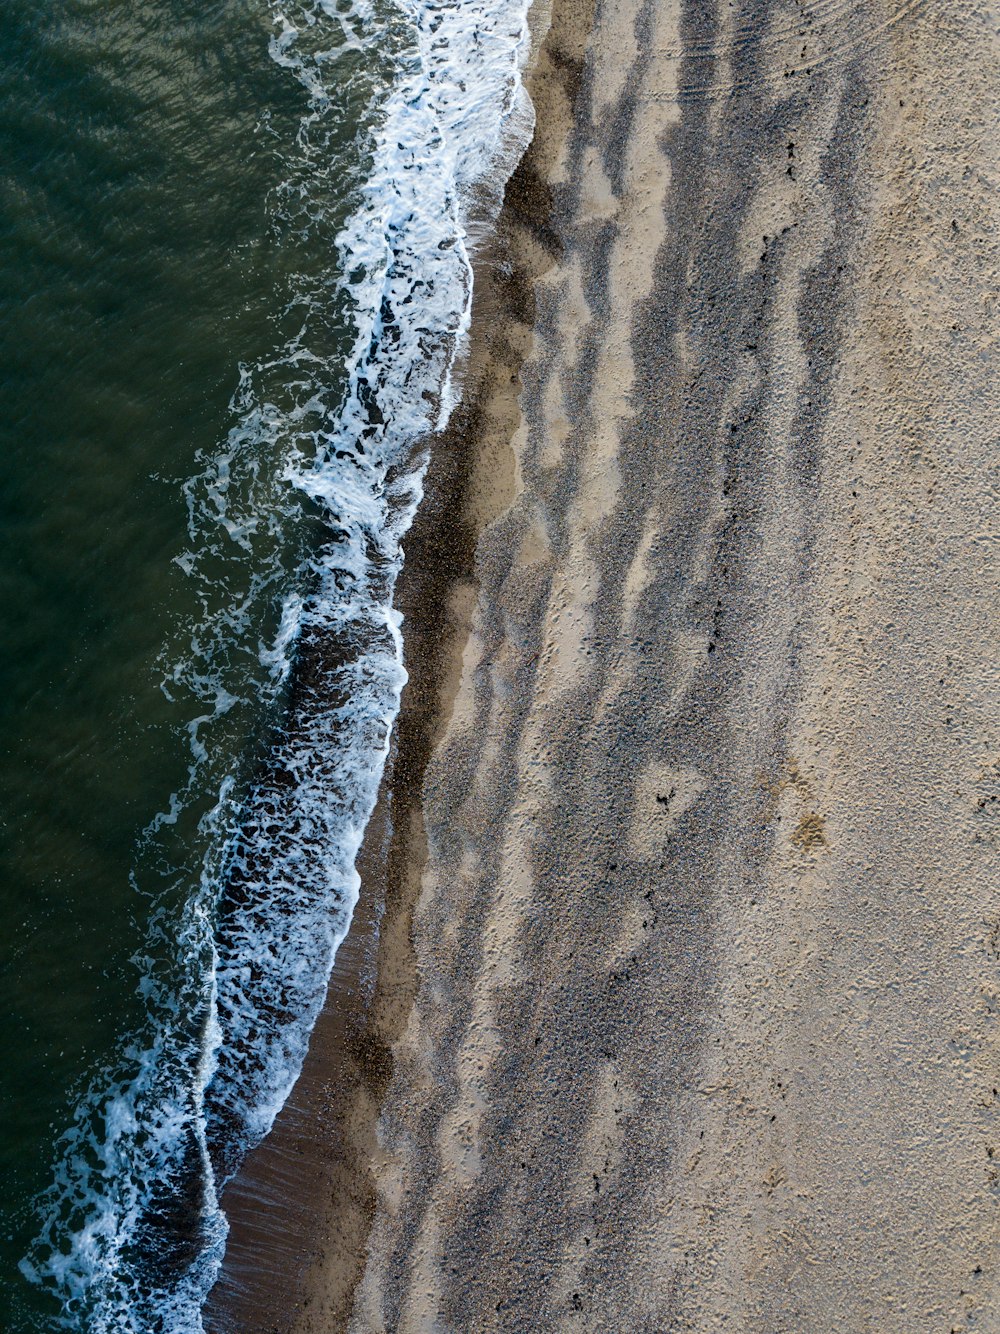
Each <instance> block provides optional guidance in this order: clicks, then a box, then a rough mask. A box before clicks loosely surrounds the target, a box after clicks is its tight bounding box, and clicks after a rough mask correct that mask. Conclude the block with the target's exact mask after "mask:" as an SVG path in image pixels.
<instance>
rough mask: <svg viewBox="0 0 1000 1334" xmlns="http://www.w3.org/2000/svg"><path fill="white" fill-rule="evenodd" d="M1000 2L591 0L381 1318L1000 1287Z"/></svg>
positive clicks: (467, 747) (388, 1114) (384, 1259)
mask: <svg viewBox="0 0 1000 1334" xmlns="http://www.w3.org/2000/svg"><path fill="white" fill-rule="evenodd" d="M990 8H991V7H990V6H989V4H988V3H987V2H986V0H972V2H971V3H964V2H963V0H940V2H939V3H929V2H926V3H919V2H918V3H912V4H908V5H903V6H901V7H900V6H896V5H893V4H889V3H877V2H875V0H868V2H865V3H861V2H859V0H848V3H842V2H838V0H817V2H816V3H802V4H788V3H754V4H749V3H739V4H733V5H721V4H720V5H718V6H717V7H716V6H712V5H706V4H701V3H693V0H692V2H691V3H688V4H683V5H679V4H677V3H674V2H673V0H658V2H657V3H652V2H650V3H639V2H638V0H615V3H613V4H612V3H605V2H603V0H602V3H600V4H599V5H598V9H597V12H596V16H595V19H594V23H593V26H592V29H591V32H590V37H589V44H588V45H587V48H586V63H585V65H584V66H583V68H582V72H581V70H580V68H578V67H577V66H575V65H574V64H573V43H574V41H576V40H578V39H579V37H580V35H581V25H582V26H583V28H584V29H586V28H587V27H589V20H590V16H589V13H587V12H585V8H584V7H583V6H581V5H580V4H579V3H577V4H576V5H575V7H574V4H573V3H565V4H560V3H558V0H557V5H556V9H555V13H554V18H553V26H552V28H551V30H550V31H549V34H548V38H547V39H546V45H545V48H544V49H543V51H542V55H541V57H540V59H539V63H538V66H537V67H536V73H535V85H534V90H535V96H536V99H540V101H539V112H540V129H539V136H538V138H537V139H536V143H535V146H534V148H533V150H532V156H531V158H530V159H529V164H528V167H527V168H526V172H527V175H525V176H524V177H523V179H522V182H521V183H522V186H524V185H525V182H526V181H527V183H528V186H530V187H531V188H533V189H534V190H535V195H536V197H537V198H539V199H547V198H548V196H547V195H546V193H545V182H544V181H537V180H534V179H533V178H532V177H531V175H530V173H531V171H533V170H544V171H545V173H546V174H547V177H548V185H549V186H550V187H551V191H552V194H551V205H552V208H551V218H550V219H549V223H548V228H547V227H546V226H542V225H540V224H537V220H536V225H535V226H534V230H532V228H531V227H527V228H526V230H525V232H524V234H523V235H522V238H521V244H522V250H523V252H524V254H527V253H528V252H529V251H530V245H528V243H527V242H526V241H525V239H524V238H525V236H529V237H530V236H533V237H534V244H535V246H536V251H537V253H535V255H534V259H533V265H534V267H533V268H532V264H531V263H528V264H527V268H528V271H533V272H535V273H536V274H537V275H539V276H538V277H537V281H536V286H535V299H534V304H535V320H534V332H533V335H532V338H531V341H530V351H529V354H528V357H527V359H526V361H525V362H524V365H523V366H522V368H521V372H520V383H521V386H522V394H521V400H520V402H521V410H522V412H523V420H522V422H521V424H520V425H519V426H518V428H517V429H516V431H515V432H514V433H513V437H512V440H511V444H510V449H511V450H512V451H513V458H512V460H511V463H510V464H508V465H506V471H507V473H511V469H513V472H512V476H513V481H512V482H511V487H510V499H511V504H510V508H509V509H507V510H505V511H504V512H502V513H500V514H498V515H497V516H496V517H495V518H494V519H493V521H492V522H491V523H490V524H489V525H488V526H487V527H486V529H485V531H484V533H483V536H482V538H481V542H480V545H479V550H478V556H477V567H476V577H477V581H478V590H477V592H476V595H475V606H474V611H473V612H472V614H471V634H470V636H469V637H468V640H467V642H466V644H465V646H464V650H462V654H463V656H462V657H461V677H460V684H458V685H457V688H456V689H454V690H453V691H452V694H453V700H452V702H451V704H450V705H449V707H448V708H447V709H446V714H447V716H446V718H445V720H444V723H443V724H442V730H441V735H440V739H439V743H438V745H437V749H436V751H435V752H434V755H433V757H432V760H431V763H430V766H429V768H428V770H427V776H426V782H425V789H424V793H425V802H424V818H425V822H426V828H427V831H428V839H429V847H428V858H427V862H426V865H425V866H424V868H423V873H422V880H421V884H420V892H419V900H418V902H417V905H416V911H415V916H414V924H413V941H414V947H415V951H416V963H417V968H418V974H419V979H420V985H419V990H418V992H417V996H416V1000H415V1004H414V1007H413V1010H412V1013H411V1015H410V1019H409V1023H408V1025H407V1026H406V1027H405V1030H404V1031H403V1034H402V1037H401V1038H400V1039H399V1041H398V1042H397V1043H396V1047H395V1056H396V1066H395V1073H394V1076H393V1078H392V1080H391V1082H390V1084H389V1087H388V1091H387V1094H386V1097H385V1101H384V1108H383V1113H382V1119H381V1123H380V1127H379V1148H378V1161H379V1166H378V1168H377V1172H376V1185H377V1191H378V1199H377V1207H376V1212H375V1220H374V1225H373V1228H372V1231H371V1234H370V1240H369V1250H368V1260H367V1268H366V1272H365V1275H364V1278H363V1280H362V1282H361V1284H360V1286H359V1288H358V1290H357V1292H356V1296H355V1305H354V1317H353V1324H352V1326H351V1327H352V1328H353V1329H354V1330H356V1331H368V1330H382V1329H384V1330H392V1331H396V1330H399V1331H418V1330H419V1331H429V1330H441V1331H444V1330H448V1331H486V1330H511V1331H513V1330H521V1331H526V1330H547V1329H562V1328H567V1329H586V1330H594V1331H640V1330H641V1331H647V1330H648V1331H666V1330H696V1331H706V1330H712V1329H716V1328H726V1329H732V1330H747V1331H751V1330H752V1331H759V1332H760V1334H781V1331H802V1332H803V1334H805V1332H808V1334H818V1332H819V1331H830V1332H831V1334H832V1332H833V1331H837V1332H838V1334H840V1332H842V1331H851V1332H852V1334H853V1331H881V1332H882V1334H888V1332H889V1331H899V1332H900V1334H904V1332H905V1334H916V1332H917V1331H928V1334H931V1331H933V1332H934V1334H942V1332H943V1331H949V1330H954V1329H959V1328H960V1329H963V1330H964V1329H966V1328H981V1329H994V1330H995V1329H996V1328H997V1327H998V1326H997V1321H998V1319H1000V1317H998V1315H997V1312H998V1311H1000V1277H998V1276H1000V1228H998V1216H1000V1094H998V1093H997V1089H998V1088H1000V1049H998V1041H997V1038H998V1034H997V1012H998V1008H1000V962H998V960H1000V850H998V844H1000V823H998V821H1000V673H998V670H997V663H998V660H1000V658H998V650H1000V644H998V629H1000V614H998V592H1000V590H998V555H1000V454H998V453H997V451H996V448H995V445H994V441H995V433H996V423H997V422H998V421H1000V401H998V391H997V358H996V346H995V336H996V324H995V316H994V297H995V291H996V286H995V285H996V277H997V264H996V260H997V249H996V240H995V234H994V227H995V224H996V221H997V195H996V192H995V191H996V168H997V161H996V153H997V145H998V144H1000V133H998V128H1000V127H998V124H997V116H996V100H997V87H998V84H997V73H998V47H997V44H996V39H995V37H994V35H993V32H992V31H991V15H990ZM993 17H994V18H995V11H994V15H993ZM546 79H548V81H549V82H548V84H546ZM573 95H575V97H576V101H575V112H574V117H573V123H572V126H571V127H569V132H568V136H567V134H566V131H567V120H568V118H567V114H566V112H567V108H568V107H569V105H570V102H569V101H568V100H567V99H568V98H570V97H572V96H573ZM532 182H533V184H532ZM529 193H530V189H529ZM522 258H523V255H522ZM530 258H531V256H530V255H529V259H530ZM526 262H527V261H526ZM524 327H525V326H524V325H517V324H516V322H515V323H513V324H512V325H511V328H512V330H516V329H521V330H522V332H523V330H524ZM507 457H508V458H510V455H509V454H508V455H507ZM501 474H504V466H502V460H501V462H500V463H498V464H497V467H496V468H492V469H491V470H490V472H489V477H488V478H487V480H488V481H489V483H490V485H491V486H492V487H494V489H495V487H496V486H497V485H498V484H499V483H498V482H497V477H498V476H500V475H501ZM473 483H474V485H473V491H472V493H471V494H470V496H469V497H468V502H467V503H468V505H469V506H470V507H471V509H472V510H475V507H476V505H477V504H479V503H480V502H481V499H482V497H481V495H478V496H477V492H476V485H477V484H476V482H475V470H473ZM478 485H479V488H480V491H481V490H482V487H483V485H484V483H483V482H480V483H478ZM466 601H471V598H467V599H466ZM461 604H462V599H461V598H460V597H459V598H458V599H457V601H456V604H455V605H456V607H458V608H459V611H457V612H456V616H459V619H460V610H461ZM457 671H458V668H457V658H456V676H455V679H456V680H457V679H458V678H457ZM404 708H405V705H404Z"/></svg>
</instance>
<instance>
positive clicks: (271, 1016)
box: [22, 0, 531, 1334]
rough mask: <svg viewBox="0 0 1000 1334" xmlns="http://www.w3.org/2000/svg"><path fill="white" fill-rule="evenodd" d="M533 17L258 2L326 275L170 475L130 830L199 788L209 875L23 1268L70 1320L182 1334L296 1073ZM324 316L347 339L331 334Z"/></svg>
mask: <svg viewBox="0 0 1000 1334" xmlns="http://www.w3.org/2000/svg"><path fill="white" fill-rule="evenodd" d="M527 7H528V6H527V3H519V4H515V5H509V4H506V3H504V0H452V3H450V4H436V3H430V2H427V3H417V0H397V3H395V4H389V3H385V2H384V0H371V2H370V3H369V2H368V0H353V3H350V4H348V3H338V0H320V2H318V3H312V4H308V3H289V4H284V5H280V6H279V5H275V6H273V7H272V17H273V20H274V35H273V37H272V39H271V43H270V56H271V58H272V59H274V60H275V61H277V62H278V63H279V64H280V65H281V66H283V67H284V68H285V69H286V70H287V72H288V75H289V77H290V78H294V79H297V80H298V81H299V82H300V84H301V86H302V88H303V89H304V91H305V95H306V98H307V110H306V114H305V116H304V118H303V120H302V122H301V124H300V126H299V130H298V136H297V140H296V143H295V144H294V145H289V146H288V147H287V159H288V173H287V178H286V179H285V180H284V182H283V185H282V187H281V189H280V190H278V191H277V192H276V195H275V199H274V201H273V203H274V207H273V214H274V217H273V220H272V221H273V224H274V226H275V227H276V228H277V229H279V230H280V229H281V228H286V229H289V230H292V231H296V230H297V232H298V234H299V235H304V234H309V235H310V236H314V237H315V238H316V239H317V240H318V241H322V239H323V234H324V231H325V230H329V229H330V228H331V227H332V228H334V230H333V232H332V234H331V235H330V236H329V248H328V253H329V254H330V257H331V264H330V265H329V266H323V269H322V272H320V273H317V274H313V275H311V276H310V277H309V278H308V279H307V278H306V277H305V276H303V277H302V281H301V282H300V283H299V284H298V287H297V290H296V292H295V296H294V303H295V306H296V310H297V314H298V316H299V317H300V318H299V319H298V320H297V323H298V326H299V327H298V332H297V333H296V334H295V336H294V337H293V338H291V339H290V340H288V341H287V342H286V343H285V344H284V345H283V346H281V347H280V348H279V349H277V350H275V351H273V352H272V353H270V354H269V355H268V356H266V357H262V358H261V360H260V361H259V362H258V363H256V364H254V365H252V366H244V367H241V368H240V375H239V385H238V388H237V391H236V394H235V396H234V398H233V402H232V405H231V406H232V410H233V420H234V425H233V427H232V429H231V430H230V432H229V434H228V436H227V438H226V440H225V442H224V443H223V445H222V446H221V447H220V448H219V450H218V451H217V452H216V453H215V454H214V455H213V456H212V457H211V458H206V459H204V460H203V463H204V469H203V471H202V472H201V473H200V474H199V475H198V476H197V477H195V478H191V479H189V481H188V482H187V483H186V485H185V487H184V491H185V495H186V499H187V504H188V512H189V520H190V522H189V528H190V535H191V550H190V551H188V552H186V553H184V554H183V555H182V556H181V557H180V558H179V559H178V564H179V565H180V567H181V569H182V570H183V572H184V574H185V576H186V577H187V578H189V579H190V580H192V581H194V584H195V586H196V587H199V588H202V589H204V590H205V596H204V597H203V598H202V599H201V601H202V606H203V612H204V614H203V616H202V618H201V620H200V621H199V622H198V623H197V624H196V625H194V626H193V627H192V626H189V627H187V628H185V629H184V630H183V635H182V638H183V641H184V645H185V647H184V652H183V653H181V654H179V655H177V656H175V657H174V658H173V659H170V655H169V654H168V655H167V660H165V672H164V690H165V692H166V693H167V695H168V698H171V699H174V700H175V701H177V702H178V707H179V708H180V709H181V710H182V711H185V704H186V703H187V704H190V705H191V706H193V707H190V708H187V710H186V712H187V713H189V714H190V715H191V716H190V717H188V718H187V719H186V721H185V723H184V724H183V728H182V729H181V730H182V731H183V732H185V733H186V734H187V744H188V745H189V747H190V753H191V764H190V777H189V782H188V786H187V788H186V789H185V790H184V791H183V792H180V793H176V794H174V796H173V797H172V798H171V801H170V803H169V805H168V809H167V810H166V811H165V812H163V813H162V814H161V815H159V816H157V817H156V818H155V819H154V820H153V821H152V823H151V824H150V826H149V827H148V829H147V830H146V832H145V835H144V840H145V844H146V846H147V848H148V847H153V848H154V851H155V847H156V844H157V840H158V839H161V838H162V837H163V835H164V831H169V829H170V828H171V827H172V826H174V825H175V824H176V823H177V822H178V820H182V819H183V818H184V812H185V810H186V809H191V808H193V807H194V806H195V805H196V794H199V793H200V794H201V796H202V799H203V800H204V794H205V793H206V792H207V791H211V792H214V794H215V795H214V797H212V798H211V800H210V801H208V802H207V803H205V808H204V810H203V811H202V812H201V814H200V815H199V816H198V819H197V831H198V836H199V839H200V847H201V849H202V853H201V856H202V862H201V865H200V867H197V868H196V870H195V872H194V873H193V874H191V875H189V878H188V880H187V882H186V883H185V884H184V885H182V886H181V888H180V889H179V890H178V887H177V884H176V883H175V884H174V885H173V887H172V894H171V895H170V896H167V897H166V898H163V899H161V900H160V901H159V902H158V904H154V910H153V913H152V918H151V927H150V942H149V950H148V954H146V955H144V956H143V958H142V959H140V960H138V961H137V962H138V963H139V965H140V970H141V974H142V976H141V982H140V991H141V992H142V994H143V997H144V999H145V1002H146V1010H147V1015H148V1022H147V1025H146V1028H145V1030H144V1031H143V1032H141V1033H138V1034H136V1035H135V1036H134V1040H133V1041H132V1042H131V1043H130V1044H128V1045H127V1047H126V1049H125V1050H124V1051H123V1053H122V1060H121V1065H120V1067H119V1068H118V1069H117V1070H115V1071H107V1070H105V1071H102V1072H100V1073H99V1074H98V1075H97V1076H96V1077H94V1078H93V1080H92V1082H91V1087H90V1089H89V1091H88V1092H85V1094H84V1095H83V1096H82V1097H81V1099H80V1102H79V1105H78V1109H77V1112H76V1115H75V1118H74V1121H73V1124H72V1126H71V1128H70V1129H69V1130H68V1131H67V1132H66V1134H65V1135H64V1136H63V1138H62V1140H61V1141H60V1144H59V1147H58V1162H57V1167H56V1172H55V1178H54V1182H53V1185H52V1187H51V1188H50V1190H49V1192H48V1193H47V1195H46V1196H45V1197H44V1198H43V1200H42V1201H41V1206H40V1207H41V1210H42V1214H43V1219H44V1225H43V1227H42V1229H41V1233H40V1236H39V1238H38V1240H37V1242H36V1243H35V1245H34V1247H33V1249H32V1252H31V1254H30V1256H29V1257H28V1258H26V1259H25V1261H24V1262H23V1264H22V1269H23V1271H24V1273H25V1274H26V1275H27V1277H28V1278H29V1279H31V1280H32V1281H33V1282H36V1283H38V1284H39V1285H41V1286H43V1287H45V1288H47V1289H48V1290H49V1291H50V1292H51V1294H52V1295H53V1297H54V1298H55V1299H56V1300H57V1303H58V1306H59V1308H60V1311H61V1322H62V1325H63V1327H66V1328H73V1329H81V1328H82V1329H86V1330H87V1331H88V1334H111V1332H112V1331H114V1334H123V1332H125V1331H130V1332H131V1331H134V1332H135V1334H150V1332H151V1331H163V1334H196V1332H197V1331H201V1330H202V1317H201V1310H202V1306H203V1304H204V1300H205V1297H206V1295H207V1293H208V1291H209V1289H210V1288H211V1286H212V1284H213V1283H214V1281H215V1279H216V1277H217V1275H218V1271H219V1266H220V1264H221V1259H222V1254H223V1251H224V1247H225V1238H226V1232H227V1225H226V1221H225V1218H224V1215H223V1214H222V1211H221V1210H220V1208H219V1203H218V1197H219V1192H220V1190H221V1187H222V1185H223V1184H224V1182H225V1181H226V1180H227V1179H228V1178H229V1177H230V1176H231V1175H232V1173H233V1172H234V1171H235V1169H236V1167H237V1166H238V1164H239V1162H240V1161H241V1160H242V1157H243V1156H244V1154H245V1153H246V1151H247V1150H248V1149H249V1148H250V1147H252V1145H253V1144H255V1143H257V1142H258V1141H259V1140H260V1139H261V1138H262V1137H263V1136H264V1135H266V1134H267V1132H268V1130H269V1129H270V1127H271V1125H272V1123H273V1121H274V1118H275V1116H276V1115H277V1113H278V1111H279V1110H280V1108H281V1107H282V1105H283V1103H284V1102H285V1100H286V1098H287V1097H288V1094H289V1092H290V1090H291V1087H292V1085H293V1084H294V1082H295V1079H296V1078H297V1076H298V1073H299V1071H300V1069H301V1066H302V1061H303V1059H304V1056H305V1052H306V1048H307V1045H308V1040H309V1034H310V1032H311V1030H312V1027H313V1024H314V1022H315V1020H316V1017H317V1014H318V1012H319V1009H320V1006H321V1004H322V1001H323V997H324V994H325V990H326V986H327V983H328V980H329V976H330V972H331V969H332V966H333V960H334V956H335V954H336V951H337V949H338V947H339V945H340V943H341V941H342V940H343V938H344V936H345V934H346V932H347V929H348V925H349V923H350V919H351V914H352V911H353V908H354V904H355V902H356V899H357V895H358V876H357V873H356V871H355V868H354V863H355V858H356V855H357V852H358V849H359V847H360V844H361V839H362V836H363V833H364V829H365V826H366V824H367V821H368V819H369V816H370V814H371V811H372V808H373V806H374V802H375V797H376V793H377V789H378V784H379V780H380V777H381V773H382V768H383V764H384V760H385V756H386V754H387V751H388V744H389V735H390V730H391V727H392V725H393V722H394V719H395V716H396V713H397V709H398V705H399V697H400V691H401V689H402V686H403V683H404V680H405V674H404V671H403V667H402V653H401V637H400V617H399V615H398V613H396V612H395V611H394V610H393V607H392V597H393V589H394V585H395V580H396V576H397V574H398V571H399V568H400V564H401V561H402V551H401V541H402V538H403V536H404V534H405V532H406V530H407V528H408V526H409V524H410V522H411V520H412V517H413V514H414V511H415V509H416V506H417V504H418V503H419V500H420V495H421V486H422V479H423V475H424V470H425V466H426V457H427V456H426V449H427V441H428V438H429V437H430V436H431V435H432V433H433V431H434V430H436V429H439V428H440V427H441V426H443V424H444V423H445V422H446V420H447V418H448V415H449V412H450V410H451V407H452V403H453V397H454V387H453V384H452V378H453V374H454V367H455V361H456V356H457V355H458V353H459V352H460V350H461V347H462V342H463V339H464V337H465V334H466V331H467V327H468V321H469V313H470V303H471V291H472V270H471V267H470V260H469V248H470V239H469V237H470V226H471V223H472V217H473V214H474V215H475V217H476V218H477V219H482V218H483V217H484V215H485V216H488V215H489V213H490V211H491V210H492V211H493V212H494V213H495V210H496V209H497V208H498V206H499V195H498V193H497V192H498V190H499V189H500V188H501V187H502V184H503V182H504V181H505V180H506V178H507V176H508V175H509V172H510V170H511V169H512V167H513V165H514V163H515V162H516V159H517V157H518V155H519V153H520V151H521V150H522V149H523V146H524V144H525V142H526V140H527V137H528V135H529V134H530V129H531V112H530V106H529V105H528V102H527V98H526V95H525V93H524V92H523V89H522V85H521V80H520V71H521V68H522V65H523V61H524V58H525V55H526V51H527V41H528V34H527ZM350 116H353V118H354V120H353V122H352V123H353V124H355V125H357V126H359V128H357V130H356V132H355V133H354V134H353V135H352V142H351V145H350V151H351V153H353V159H352V162H351V164H350V170H352V171H354V172H355V173H356V179H354V180H353V183H352V185H351V188H350V190H349V191H348V192H347V194H346V195H345V193H344V185H343V180H344V174H345V165H344V164H345V162H346V161H347V156H346V153H347V150H346V149H345V147H344V142H343V135H344V124H345V121H346V120H348V119H349V117H350ZM267 132H268V122H267V117H266V116H264V117H263V118H262V121H261V133H262V134H266V133H267ZM338 191H339V194H338ZM491 192H492V193H491ZM338 200H340V201H341V202H340V203H339V204H338V203H337V201H338ZM345 200H346V203H345V202H344V201H345ZM337 321H339V327H340V328H341V329H342V330H343V329H344V328H346V329H347V330H348V331H349V335H350V340H351V347H350V351H349V353H348V355H347V356H346V358H345V357H344V356H343V354H342V353H341V354H340V355H339V357H333V356H331V355H330V353H329V345H330V344H331V339H332V337H333V335H332V334H331V328H332V327H333V324H335V323H336V322H337ZM286 530H287V532H291V531H293V530H294V531H296V532H298V531H301V532H303V533H306V534H312V537H311V538H310V539H309V540H305V539H303V540H301V541H298V542H297V544H296V542H292V543H289V542H287V541H285V540H283V533H285V531H286ZM317 533H318V534H319V540H318V541H317V540H315V537H316V534H317ZM289 550H291V551H292V552H293V553H294V559H291V558H290V557H289V555H288V552H289ZM237 575H239V577H236V576H237ZM237 587H238V588H239V590H240V591H239V594H238V596H235V595H233V596H230V595H229V590H230V589H235V588H237ZM220 589H221V590H222V594H221V595H220ZM268 616H270V617H271V620H272V622H273V623H274V624H275V625H276V630H275V634H274V636H273V639H272V642H271V643H270V644H268V645H266V646H262V645H261V643H260V640H259V626H260V624H261V623H262V620H266V619H267V617H268ZM247 699H252V700H253V701H254V702H255V703H256V704H257V705H258V706H259V705H261V704H263V705H267V704H268V703H270V704H271V705H273V707H274V709H275V710H277V709H278V708H280V709H281V710H282V711H283V712H282V716H283V723H282V726H281V728H280V730H279V731H278V733H277V735H276V737H275V738H274V740H273V744H272V745H271V747H270V749H269V752H268V755H267V759H266V761H265V763H264V764H263V765H262V766H260V767H259V768H258V769H257V771H256V773H255V774H254V775H253V777H252V780H251V781H249V782H242V783H241V781H240V778H239V775H238V774H237V773H236V772H234V770H233V762H232V759H231V757H227V752H226V751H225V747H224V746H222V745H219V744H216V742H215V737H216V736H217V735H218V736H222V735H223V734H224V731H225V726H226V719H227V717H231V716H232V715H233V711H234V709H235V708H236V706H237V704H238V703H239V702H240V701H242V702H244V703H245V702H246V700H247Z"/></svg>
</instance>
